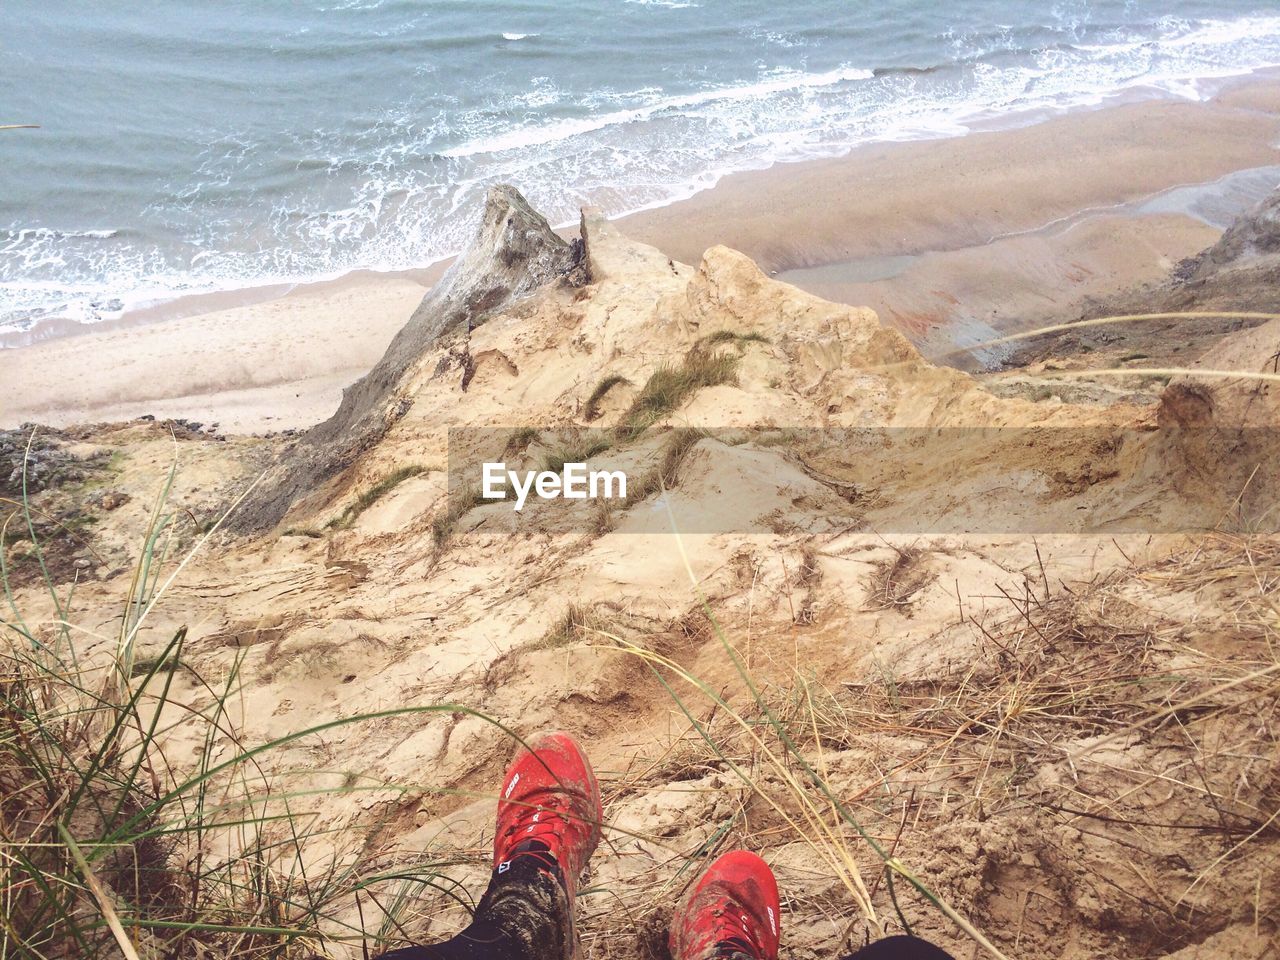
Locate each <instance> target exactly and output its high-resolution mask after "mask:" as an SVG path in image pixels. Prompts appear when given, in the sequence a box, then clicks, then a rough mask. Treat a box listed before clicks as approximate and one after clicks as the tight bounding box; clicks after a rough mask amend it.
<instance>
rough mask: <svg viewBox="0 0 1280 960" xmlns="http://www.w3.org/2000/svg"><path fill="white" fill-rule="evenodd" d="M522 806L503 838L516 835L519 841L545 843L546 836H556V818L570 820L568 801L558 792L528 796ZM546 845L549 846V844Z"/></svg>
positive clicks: (566, 821) (557, 829) (564, 820)
mask: <svg viewBox="0 0 1280 960" xmlns="http://www.w3.org/2000/svg"><path fill="white" fill-rule="evenodd" d="M526 804H527V805H526ZM522 806H523V809H522V811H521V813H520V815H519V816H518V817H517V818H516V819H515V820H513V821H512V822H511V825H510V826H509V827H507V829H506V831H505V832H504V833H503V837H504V839H507V840H510V839H511V838H512V837H517V836H518V837H519V838H520V840H521V841H525V840H541V841H542V842H544V843H546V841H547V838H548V837H556V836H557V835H558V834H559V831H560V828H559V826H557V823H556V821H557V820H561V821H563V822H564V823H566V824H568V823H571V822H572V821H571V819H570V816H569V814H570V809H569V803H568V801H567V799H566V798H565V797H564V795H563V794H561V793H559V792H550V791H549V792H548V794H547V796H546V798H545V799H538V800H534V799H533V798H532V797H530V798H528V799H526V800H525V801H524V803H523V804H522ZM547 845H548V846H551V844H547ZM553 849H554V848H553Z"/></svg>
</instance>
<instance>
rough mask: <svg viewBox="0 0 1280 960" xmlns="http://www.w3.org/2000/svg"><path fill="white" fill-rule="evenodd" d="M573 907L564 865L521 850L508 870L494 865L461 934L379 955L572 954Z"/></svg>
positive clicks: (394, 958) (391, 959)
mask: <svg viewBox="0 0 1280 960" xmlns="http://www.w3.org/2000/svg"><path fill="white" fill-rule="evenodd" d="M534 842H535V843H536V842H537V841H534ZM570 913H571V911H570V905H569V897H568V893H567V892H566V890H565V887H564V885H563V883H562V882H561V879H560V870H559V868H558V867H554V868H552V869H548V868H547V866H546V865H545V863H544V862H543V861H542V858H541V857H537V856H520V857H516V858H515V859H514V860H512V861H511V865H510V867H509V868H508V869H507V870H506V871H505V872H504V873H501V874H499V873H498V872H497V871H496V870H495V871H494V873H493V876H492V878H491V879H490V881H489V889H488V890H486V891H485V894H484V897H483V898H481V900H480V904H479V906H477V907H476V912H475V916H474V917H473V918H472V920H471V924H470V925H469V926H468V927H467V928H466V929H465V930H463V931H462V932H461V933H459V934H458V935H457V936H455V937H453V938H451V939H449V940H446V941H444V942H443V943H433V944H427V945H424V946H413V947H405V948H402V949H400V950H392V951H391V952H390V953H384V954H382V955H381V956H380V957H379V958H378V960H567V958H568V957H569V956H570V955H571V953H572V937H571V935H570V934H571V931H572V922H571V919H570Z"/></svg>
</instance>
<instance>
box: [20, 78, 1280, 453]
mask: <svg viewBox="0 0 1280 960" xmlns="http://www.w3.org/2000/svg"><path fill="white" fill-rule="evenodd" d="M1278 137H1280V71H1273V72H1270V73H1269V74H1268V76H1266V77H1261V76H1259V75H1258V74H1254V75H1251V76H1249V77H1247V78H1244V79H1242V80H1238V81H1237V82H1228V83H1224V84H1223V85H1222V89H1221V90H1220V91H1219V92H1218V93H1217V94H1216V95H1215V96H1214V97H1213V98H1212V99H1210V100H1207V101H1201V102H1190V101H1179V100H1167V99H1141V100H1138V101H1136V102H1127V103H1121V104H1118V105H1113V106H1103V107H1099V108H1096V109H1086V110H1077V111H1070V112H1067V113H1065V114H1062V115H1060V116H1054V117H1050V118H1048V119H1042V120H1040V121H1039V122H1033V123H1030V124H1029V125H1023V126H1013V127H1010V126H1007V125H1005V126H1000V127H999V128H998V129H987V130H982V131H980V132H972V133H969V134H967V135H964V136H959V137H952V138H945V139H936V140H914V141H905V142H887V143H875V144H868V145H866V146H864V147H860V148H858V149H855V150H854V151H852V152H850V153H848V154H846V155H844V156H842V157H838V158H831V159H824V160H809V161H803V162H797V163H786V164H775V165H774V166H772V167H769V168H767V169H763V170H752V171H745V172H741V173H731V174H727V175H725V176H724V177H722V178H721V179H720V180H719V182H718V183H717V184H716V186H714V187H712V188H710V189H707V190H704V191H701V192H699V193H696V194H694V195H693V196H691V197H689V198H687V199H684V200H679V201H676V202H674V203H671V204H668V205H665V206H660V207H654V208H652V209H649V210H643V211H640V212H637V213H633V214H630V215H627V216H623V217H620V218H617V219H616V221H615V222H616V223H617V224H618V225H619V228H620V229H621V230H622V231H623V232H624V233H626V234H628V235H629V236H630V237H632V238H633V239H636V240H639V241H641V242H644V243H649V244H652V245H653V246H656V247H658V248H659V249H661V250H663V251H664V252H665V253H667V254H668V255H669V256H672V257H673V258H675V259H677V260H681V261H684V262H688V263H694V264H696V263H697V262H698V260H699V259H700V258H701V255H702V252H703V250H705V249H706V248H707V247H709V246H711V245H714V244H717V243H719V244H724V245H726V246H730V247H733V248H735V249H738V250H741V251H742V252H743V253H745V254H747V255H748V256H751V257H752V258H753V259H755V260H756V262H757V263H759V265H760V267H761V269H762V270H764V271H765V272H766V273H772V274H774V275H776V276H777V277H778V278H779V279H782V280H785V281H787V282H791V283H795V284H796V285H797V286H801V287H802V288H804V289H807V290H809V291H810V292H814V293H817V294H819V295H820V296H824V297H826V298H828V299H834V300H840V301H843V302H850V303H855V304H865V305H869V306H871V307H873V309H876V310H877V312H879V313H880V314H881V317H882V319H883V320H884V321H885V322H886V323H890V324H892V325H894V326H897V327H898V328H899V329H902V330H903V331H904V332H905V333H907V334H908V335H909V336H911V337H912V339H913V340H916V342H917V343H918V344H920V345H921V346H922V348H924V349H925V350H926V353H928V352H930V349H931V346H932V345H933V344H935V343H936V344H937V345H938V346H949V345H956V344H963V343H973V342H977V341H979V340H981V339H986V338H987V337H988V336H989V335H990V334H991V333H992V332H993V331H997V330H1006V331H1007V330H1008V329H1009V328H1010V326H1018V325H1020V324H1021V325H1031V321H1032V320H1034V319H1035V317H1036V316H1037V315H1039V314H1041V313H1043V312H1044V311H1053V310H1057V309H1061V308H1062V307H1063V306H1064V305H1065V304H1066V303H1068V302H1070V301H1072V300H1074V299H1080V298H1081V297H1083V296H1089V295H1093V294H1095V293H1098V292H1105V291H1108V290H1112V289H1114V288H1116V287H1117V286H1126V285H1127V286H1137V285H1140V284H1142V283H1145V282H1148V281H1151V280H1154V279H1158V278H1159V277H1160V276H1161V275H1163V274H1164V273H1167V271H1168V269H1169V268H1170V267H1171V266H1172V265H1173V263H1176V262H1177V260H1178V259H1181V258H1182V257H1183V256H1189V255H1191V254H1194V253H1195V252H1198V251H1199V250H1200V249H1202V248H1203V247H1204V246H1207V245H1208V244H1210V243H1212V242H1213V240H1214V239H1216V236H1217V233H1218V232H1219V230H1220V228H1219V227H1215V226H1214V225H1212V224H1209V223H1205V222H1204V221H1203V219H1197V218H1196V217H1195V216H1192V215H1191V214H1190V213H1189V212H1188V210H1187V208H1188V201H1186V200H1185V198H1184V199H1183V200H1181V201H1179V202H1178V203H1171V204H1170V206H1171V208H1170V209H1160V207H1159V205H1158V204H1156V205H1155V206H1154V207H1148V208H1146V209H1144V204H1146V205H1150V204H1152V202H1153V201H1156V200H1158V199H1159V198H1161V197H1166V196H1170V195H1174V194H1176V193H1177V192H1178V191H1180V190H1182V191H1190V193H1189V196H1193V197H1194V196H1195V195H1196V191H1197V190H1200V191H1203V189H1204V188H1205V187H1206V185H1212V184H1214V183H1215V182H1218V181H1220V180H1222V179H1223V178H1224V177H1229V176H1231V175H1234V174H1237V173H1239V172H1240V171H1251V170H1259V169H1263V170H1265V169H1266V168H1269V167H1273V166H1277V165H1280V151H1278V150H1277V148H1276V146H1275V144H1276V142H1277V139H1278ZM449 262H451V261H450V260H446V261H441V262H439V263H437V264H436V265H434V266H433V267H431V268H428V269H425V270H418V271H408V272H405V273H395V274H390V273H386V274H384V273H376V272H373V271H362V272H359V273H353V274H347V275H344V276H342V277H339V278H336V279H332V280H326V281H321V282H317V283H307V284H299V285H296V286H293V287H289V288H285V289H281V288H278V287H277V288H274V289H272V290H270V291H269V294H270V295H269V296H267V297H256V296H254V295H252V294H247V292H246V291H244V290H241V291H227V292H225V293H221V294H206V295H200V298H199V299H197V298H194V297H193V298H181V299H180V300H179V301H173V302H171V303H169V304H165V305H160V306H157V307H153V308H149V310H147V311H136V312H134V313H133V314H126V315H125V316H124V317H121V318H119V319H113V320H109V321H104V322H102V323H98V324H93V325H90V326H88V327H84V328H82V329H81V330H77V331H76V332H75V333H74V334H72V335H68V336H57V337H52V338H49V339H45V340H40V341H37V342H35V343H33V344H31V345H28V346H21V347H14V348H10V349H4V350H0V384H4V387H3V388H2V389H0V426H5V427H8V426H14V425H16V424H17V423H20V422H24V421H29V420H34V421H40V422H44V423H48V424H50V425H53V426H65V425H68V424H71V423H78V422H83V421H87V420H119V419H131V418H133V417H137V416H141V415H143V414H145V413H150V414H152V415H155V416H167V417H186V418H189V419H194V420H201V421H204V422H218V423H220V425H221V427H222V430H223V432H231V433H251V432H258V431H262V430H277V429H286V428H291V427H302V426H307V425H310V424H313V423H316V422H319V421H320V420H323V419H325V418H326V417H327V416H329V415H330V414H331V413H332V411H333V409H335V408H336V406H337V402H338V400H339V398H340V395H341V387H342V386H344V385H346V384H347V383H350V382H351V381H353V380H355V379H357V378H358V377H359V376H360V375H362V374H363V373H364V372H365V371H366V370H367V369H368V368H369V367H370V366H372V364H373V363H374V362H376V360H377V359H378V357H379V356H381V353H382V351H383V350H384V349H385V347H386V345H387V343H389V341H390V339H391V337H392V336H394V334H395V332H396V331H398V330H399V328H400V327H401V326H402V325H403V323H404V322H405V321H406V320H407V319H408V317H409V315H410V314H411V313H412V312H413V309H414V308H415V307H416V306H417V303H418V302H419V300H420V299H421V296H422V294H423V293H424V292H425V290H426V289H428V287H429V285H430V283H432V282H434V281H435V280H436V279H437V278H438V277H439V276H440V275H441V274H442V273H443V272H444V270H445V269H446V268H447V266H448V263H449ZM249 290H252V291H258V292H261V291H262V290H263V288H249ZM49 369H57V370H59V371H62V372H61V374H60V375H59V376H58V377H57V378H50V377H45V376H42V375H41V373H40V371H42V370H49ZM53 379H56V380H57V381H58V382H57V383H53V382H50V381H51V380H53Z"/></svg>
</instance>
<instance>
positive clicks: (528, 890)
mask: <svg viewBox="0 0 1280 960" xmlns="http://www.w3.org/2000/svg"><path fill="white" fill-rule="evenodd" d="M532 748H533V749H532V751H527V750H522V751H520V753H519V755H518V756H517V757H516V759H515V760H514V761H513V762H512V764H511V766H510V767H508V768H507V774H506V777H505V778H504V779H503V790H502V796H501V798H500V799H499V801H498V825H497V831H496V834H495V836H494V844H493V848H494V849H493V874H492V875H491V877H490V880H489V888H488V890H486V891H485V894H484V897H482V898H481V900H480V904H479V905H478V906H477V908H476V912H475V916H474V917H473V919H472V921H471V924H470V925H469V926H468V927H467V928H466V929H465V930H463V931H462V932H461V933H459V934H458V935H457V936H455V937H453V938H451V939H450V940H447V941H445V942H443V943H436V944H427V945H420V946H411V947H405V948H402V949H399V950H392V951H391V952H389V953H384V954H381V955H380V957H379V958H378V960H568V958H569V957H570V956H571V955H572V953H573V945H574V935H573V898H574V894H575V893H576V891H577V886H578V876H579V874H581V872H582V869H583V867H585V866H586V864H587V860H588V859H589V858H590V856H591V853H592V851H594V850H595V848H596V844H597V843H599V840H600V819H601V816H602V814H601V809H600V790H599V788H598V787H597V786H596V780H595V775H594V773H592V770H591V765H590V763H588V762H587V759H586V757H585V756H584V755H583V753H582V751H581V750H580V749H579V748H578V746H577V744H575V743H574V742H573V740H572V739H571V738H570V737H568V736H567V735H565V734H549V735H547V736H545V737H542V738H540V739H538V740H537V741H536V742H534V743H533V744H532Z"/></svg>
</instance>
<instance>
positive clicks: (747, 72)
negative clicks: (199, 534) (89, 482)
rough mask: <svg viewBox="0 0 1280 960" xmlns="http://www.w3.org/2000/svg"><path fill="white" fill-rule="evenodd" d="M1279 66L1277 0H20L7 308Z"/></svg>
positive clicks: (14, 11)
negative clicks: (486, 204)
mask: <svg viewBox="0 0 1280 960" xmlns="http://www.w3.org/2000/svg"><path fill="white" fill-rule="evenodd" d="M1276 65H1280V8H1278V7H1277V5H1276V3H1275V0H1162V2H1155V0H1057V2H1053V0H957V2H953V3H939V2H937V0H878V2H875V3H854V2H851V0H786V2H778V0H568V2H566V0H556V2H552V0H506V2H499V0H223V2H219V3H216V4H214V3H208V2H205V0H166V2H164V3H138V2H136V0H94V2H76V0H62V2H59V0H55V2H53V3H50V2H48V0H5V2H4V3H3V4H0V123H37V124H40V127H41V128H40V129H38V130H7V131H0V334H3V333H5V332H6V331H8V332H10V333H12V332H13V331H15V330H20V329H24V328H28V327H31V326H32V325H34V324H38V322H39V321H40V320H41V319H42V318H47V317H67V318H72V319H75V320H78V321H81V322H86V323H88V322H94V321H96V320H100V319H103V318H106V317H111V316H114V315H117V314H119V313H120V312H121V311H122V310H124V309H127V308H130V307H134V306H140V305H143V304H148V303H154V302H159V301H164V300H166V299H169V298H173V297H175V296H178V295H181V294H184V293H195V292H204V291H213V290H219V289H232V288H242V287H250V286H255V285H260V284H267V283H277V282H297V281H306V280H312V279H320V278H324V277H330V276H335V275H339V274H342V273H344V272H347V271H351V270H355V269H362V268H364V269H375V270H399V269H407V268H414V267H422V266H425V265H428V264H430V263H431V262H433V261H435V260H438V259H440V258H441V257H444V256H447V255H449V254H451V253H453V252H455V251H456V250H457V249H458V248H459V247H460V246H461V244H462V243H464V242H465V240H466V238H467V237H468V235H469V233H470V231H471V229H472V224H473V223H474V215H475V213H476V211H477V210H478V208H479V205H480V203H481V202H482V199H483V196H484V193H485V188H486V186H487V185H488V184H489V183H491V182H494V181H508V182H511V183H514V184H516V185H517V186H518V187H519V188H520V189H521V190H522V191H524V192H525V194H526V195H527V196H528V197H529V198H530V200H531V201H532V202H533V203H534V205H535V206H537V207H538V208H539V209H541V210H542V211H544V212H545V213H546V214H547V215H548V216H549V217H550V219H551V220H552V221H553V222H567V221H570V220H572V219H573V218H574V217H575V216H576V212H577V208H578V207H579V206H580V205H581V204H582V203H584V202H591V203H596V204H599V205H601V206H603V207H604V208H605V209H606V211H608V212H610V213H614V214H617V213H622V212H625V211H629V210H635V209H639V208H642V207H645V206H652V205H657V204H662V203H668V202H671V201H672V200H675V199H678V198H680V197H684V196H687V195H689V194H690V193H692V192H694V191H696V190H698V189H702V188H705V187H707V186H710V185H712V184H714V182H715V181H716V180H717V179H718V178H719V177H720V176H722V175H723V174H724V173H726V172H728V171H733V170H742V169H750V168H759V167H764V166H768V165H769V164H771V163H774V162H778V161H788V160H797V159H803V158H808V157H817V156H830V155H835V154H839V153H842V152H846V151H848V150H849V149H851V148H854V147H856V146H857V145H858V144H860V143H865V142H869V141H875V140H893V139H907V138H919V137H939V136H954V135H960V134H963V133H965V132H966V131H967V130H968V129H969V127H970V126H971V125H972V124H974V123H975V122H978V121H990V120H992V119H998V118H1000V117H1002V116H1005V115H1014V114H1019V113H1022V112H1024V111H1028V110H1032V109H1036V108H1049V109H1070V108H1073V107H1078V106H1085V105H1092V104H1098V103H1101V102H1104V101H1105V100H1106V99H1107V98H1109V97H1113V96H1116V95H1119V94H1122V93H1125V92H1126V91H1133V90H1135V89H1137V88H1143V89H1145V90H1149V91H1160V92H1162V93H1163V94H1165V95H1168V96H1176V97H1188V98H1200V97H1203V96H1205V95H1206V89H1207V83H1208V82H1210V81H1212V80H1214V79H1216V78H1222V77H1228V76H1235V75H1240V74H1246V73H1249V72H1251V71H1253V70H1256V69H1259V68H1263V67H1268V66H1276Z"/></svg>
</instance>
